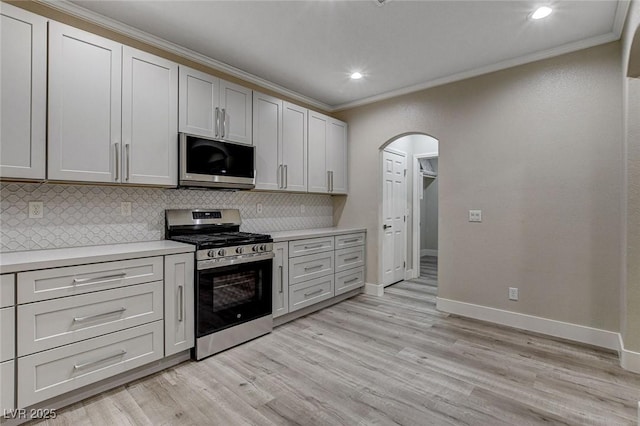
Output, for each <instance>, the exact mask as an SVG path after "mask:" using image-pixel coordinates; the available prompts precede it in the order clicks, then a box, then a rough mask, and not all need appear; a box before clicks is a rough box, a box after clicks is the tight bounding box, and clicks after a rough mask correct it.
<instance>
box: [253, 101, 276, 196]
mask: <svg viewBox="0 0 640 426" xmlns="http://www.w3.org/2000/svg"><path fill="white" fill-rule="evenodd" d="M253 132H254V138H253V144H254V145H255V147H256V189H269V190H277V189H280V188H282V186H283V185H282V170H283V169H282V162H281V156H280V155H279V151H280V144H281V141H282V101H281V100H280V99H277V98H274V97H273V96H268V95H265V94H263V93H258V92H255V93H254V97H253Z"/></svg>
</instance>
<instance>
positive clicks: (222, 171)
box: [179, 133, 256, 189]
mask: <svg viewBox="0 0 640 426" xmlns="http://www.w3.org/2000/svg"><path fill="white" fill-rule="evenodd" d="M255 163H256V148H255V147H254V146H252V145H244V144H237V143H231V142H223V141H219V140H214V139H208V138H203V137H200V136H194V135H189V134H187V133H180V174H179V176H180V179H179V184H180V186H186V187H189V186H197V187H208V188H219V189H252V188H254V187H255V185H256V168H255Z"/></svg>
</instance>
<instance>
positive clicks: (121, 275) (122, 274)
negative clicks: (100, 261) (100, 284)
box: [73, 272, 127, 285]
mask: <svg viewBox="0 0 640 426" xmlns="http://www.w3.org/2000/svg"><path fill="white" fill-rule="evenodd" d="M126 275H127V273H126V272H118V273H117V274H111V275H103V276H101V277H91V278H74V279H73V284H74V285H75V284H84V283H88V282H91V281H104V280H112V279H116V278H124V277H125V276H126Z"/></svg>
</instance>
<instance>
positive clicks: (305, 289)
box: [289, 274, 334, 312]
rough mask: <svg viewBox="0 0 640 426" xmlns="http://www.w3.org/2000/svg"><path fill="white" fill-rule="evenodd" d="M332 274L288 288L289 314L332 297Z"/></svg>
mask: <svg viewBox="0 0 640 426" xmlns="http://www.w3.org/2000/svg"><path fill="white" fill-rule="evenodd" d="M333 286H334V277H333V274H331V275H327V276H324V277H321V278H316V279H313V280H309V281H305V282H302V283H300V284H294V285H291V286H289V312H293V311H295V310H298V309H302V308H305V307H307V306H310V305H314V304H316V303H318V302H322V301H323V300H327V299H331V298H332V297H333Z"/></svg>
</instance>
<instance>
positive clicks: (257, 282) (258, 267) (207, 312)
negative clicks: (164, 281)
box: [196, 260, 273, 337]
mask: <svg viewBox="0 0 640 426" xmlns="http://www.w3.org/2000/svg"><path fill="white" fill-rule="evenodd" d="M272 268H273V267H272V261H271V260H266V261H259V262H251V263H245V264H241V265H234V266H226V267H222V268H213V269H206V270H199V271H197V278H196V291H197V303H196V322H197V336H198V337H200V336H204V335H206V334H210V333H212V332H215V331H219V330H222V329H225V328H227V327H230V326H233V325H236V324H241V323H243V322H246V321H251V320H253V319H256V318H259V317H262V316H264V315H269V314H270V313H271V272H272Z"/></svg>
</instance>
